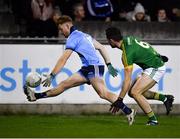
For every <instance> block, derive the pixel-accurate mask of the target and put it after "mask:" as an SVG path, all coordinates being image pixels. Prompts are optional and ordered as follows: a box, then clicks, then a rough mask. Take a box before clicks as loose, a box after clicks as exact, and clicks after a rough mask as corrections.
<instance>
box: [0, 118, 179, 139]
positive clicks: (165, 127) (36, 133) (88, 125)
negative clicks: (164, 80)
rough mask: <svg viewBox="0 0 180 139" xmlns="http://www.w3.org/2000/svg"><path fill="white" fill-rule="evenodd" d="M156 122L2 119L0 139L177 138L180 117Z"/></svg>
mask: <svg viewBox="0 0 180 139" xmlns="http://www.w3.org/2000/svg"><path fill="white" fill-rule="evenodd" d="M158 119H159V122H160V124H159V125H158V126H146V125H145V123H146V122H147V117H145V116H139V115H137V116H136V121H135V123H134V124H133V125H132V126H128V124H127V121H126V118H125V116H123V115H121V116H118V115H116V116H113V115H89V116H87V115H82V116H60V115H2V116H0V137H1V138H5V137H16V138H20V137H23V138H33V137H43V138H49V137H51V138H54V137H56V138H60V137H64V138H71V137H78V138H80V137H84V138H87V137H89V138H94V137H98V138H115V137H118V138H121V137H123V138H124V137H128V138H133V137H136V138H138V137H144V138H145V137H153V138H156V137H161V138H167V137H180V116H159V117H158Z"/></svg>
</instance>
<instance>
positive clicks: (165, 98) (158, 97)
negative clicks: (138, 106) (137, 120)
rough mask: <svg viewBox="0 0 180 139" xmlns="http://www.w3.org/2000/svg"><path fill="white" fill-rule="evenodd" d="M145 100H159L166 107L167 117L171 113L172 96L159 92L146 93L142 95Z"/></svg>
mask: <svg viewBox="0 0 180 139" xmlns="http://www.w3.org/2000/svg"><path fill="white" fill-rule="evenodd" d="M143 96H145V97H146V98H147V99H153V100H159V101H162V102H163V103H164V105H165V107H166V114H167V115H168V114H169V113H170V111H172V107H173V101H174V96H173V95H164V94H161V93H159V92H154V91H150V90H148V91H146V92H144V93H143Z"/></svg>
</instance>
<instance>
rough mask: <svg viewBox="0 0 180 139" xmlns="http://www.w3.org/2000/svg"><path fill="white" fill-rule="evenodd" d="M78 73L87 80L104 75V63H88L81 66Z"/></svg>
mask: <svg viewBox="0 0 180 139" xmlns="http://www.w3.org/2000/svg"><path fill="white" fill-rule="evenodd" d="M78 73H80V74H81V75H82V76H83V77H85V78H86V79H87V80H88V81H89V80H90V79H91V78H94V77H102V76H103V75H104V65H90V66H87V67H82V68H81V69H80V70H79V71H78Z"/></svg>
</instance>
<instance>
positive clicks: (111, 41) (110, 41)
mask: <svg viewBox="0 0 180 139" xmlns="http://www.w3.org/2000/svg"><path fill="white" fill-rule="evenodd" d="M108 43H109V45H111V47H112V48H116V45H115V43H114V41H113V40H112V39H108Z"/></svg>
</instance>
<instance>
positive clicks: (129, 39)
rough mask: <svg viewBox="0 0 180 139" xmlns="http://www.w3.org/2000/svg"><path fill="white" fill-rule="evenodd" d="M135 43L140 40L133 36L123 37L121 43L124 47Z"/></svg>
mask: <svg viewBox="0 0 180 139" xmlns="http://www.w3.org/2000/svg"><path fill="white" fill-rule="evenodd" d="M136 41H140V39H139V38H138V37H135V36H125V37H123V42H124V44H125V45H133V44H134V43H135V42H136Z"/></svg>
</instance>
